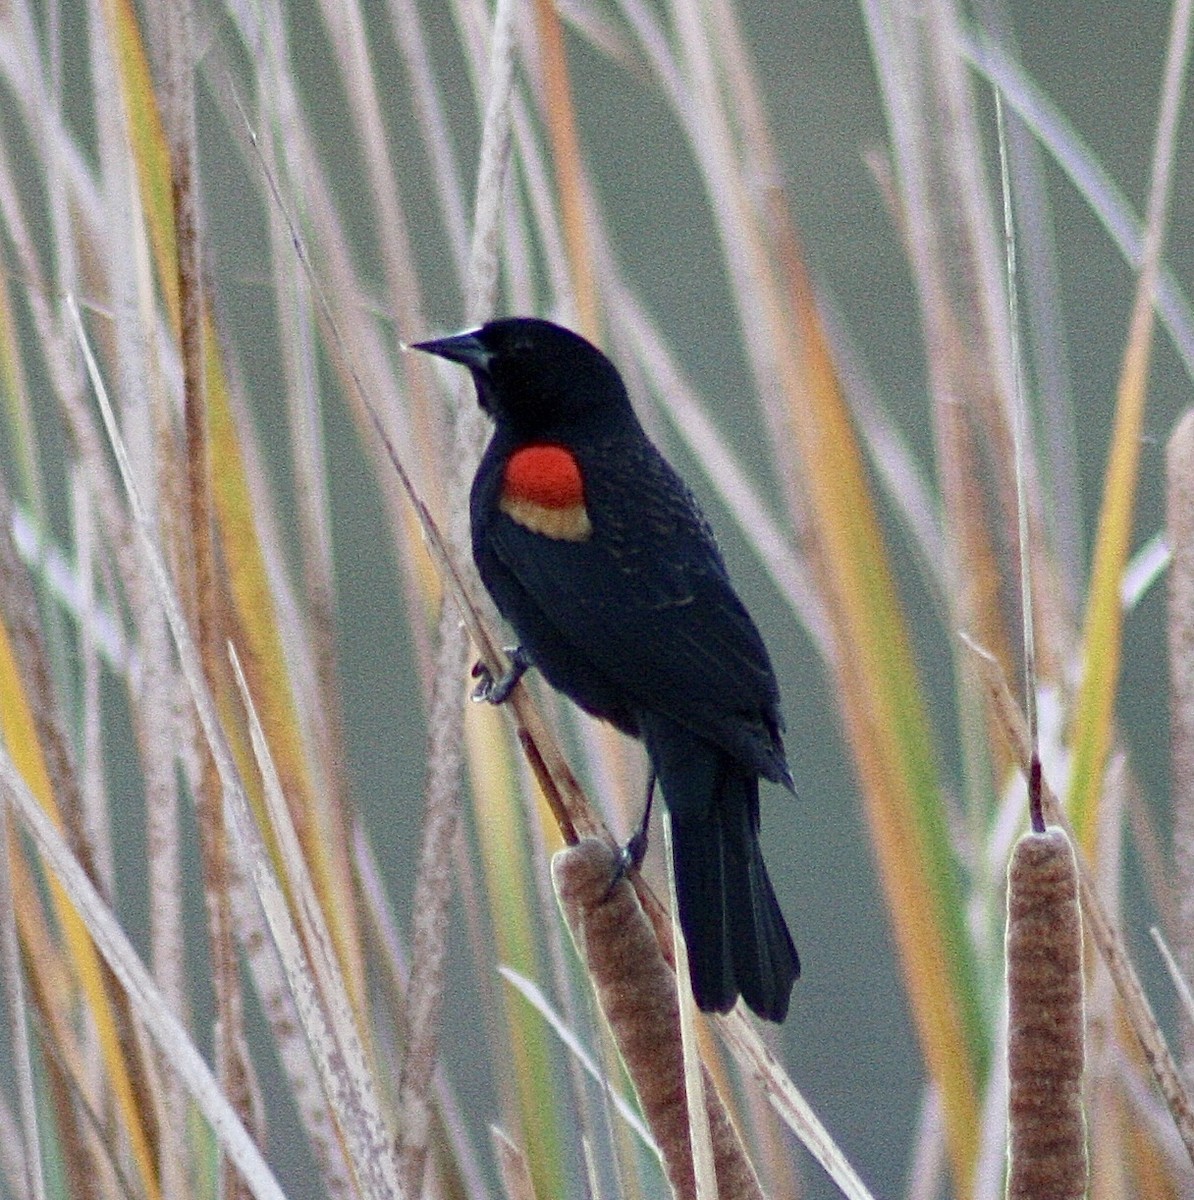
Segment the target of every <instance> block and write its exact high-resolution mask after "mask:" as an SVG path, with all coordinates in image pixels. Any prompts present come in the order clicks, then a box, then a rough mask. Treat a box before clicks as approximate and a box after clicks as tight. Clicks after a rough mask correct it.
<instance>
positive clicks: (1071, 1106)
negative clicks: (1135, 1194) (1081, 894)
mask: <svg viewBox="0 0 1194 1200" xmlns="http://www.w3.org/2000/svg"><path fill="white" fill-rule="evenodd" d="M1082 988H1083V975H1082V918H1081V914H1080V910H1079V907H1078V869H1077V864H1076V863H1075V861H1074V851H1073V848H1072V847H1071V846H1070V843H1069V839H1068V838H1067V837H1066V835H1065V833H1064V832H1063V831H1062V830H1060V829H1058V828H1056V827H1055V826H1051V827H1049V828H1048V829H1046V830H1045V831H1044V832H1043V833H1028V834H1025V835H1024V837H1022V838H1021V839H1020V841H1019V842H1018V843H1017V844H1016V848H1015V850H1014V851H1013V852H1012V861H1011V865H1010V866H1009V867H1008V887H1007V991H1008V1037H1007V1066H1008V1082H1009V1090H1008V1158H1009V1165H1008V1183H1007V1196H1008V1200H1080V1198H1081V1197H1083V1196H1085V1195H1086V1188H1087V1176H1088V1163H1087V1157H1086V1116H1085V1113H1084V1112H1083V1108H1082V1069H1083V1061H1084V1055H1085V1047H1084V1015H1085V1014H1084V1006H1083V992H1082Z"/></svg>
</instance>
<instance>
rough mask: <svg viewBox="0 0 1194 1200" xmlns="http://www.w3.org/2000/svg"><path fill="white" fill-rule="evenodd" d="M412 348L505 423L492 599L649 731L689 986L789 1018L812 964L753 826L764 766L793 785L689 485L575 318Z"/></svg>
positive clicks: (570, 681)
mask: <svg viewBox="0 0 1194 1200" xmlns="http://www.w3.org/2000/svg"><path fill="white" fill-rule="evenodd" d="M417 348H419V349H423V350H426V351H428V352H430V353H433V354H438V355H440V356H441V357H444V358H448V359H451V360H453V361H456V362H459V363H462V364H464V365H465V366H466V367H468V368H469V370H470V371H471V372H472V375H473V379H474V381H475V383H476V388H477V395H478V399H479V402H480V403H481V405H482V407H483V408H484V409H485V411H486V412H488V413H489V415H490V416H491V417H493V419H494V421H495V430H494V434H493V438H492V440H491V441H490V443H489V446H488V448H487V449H486V451H485V455H484V457H483V458H482V460H481V464H480V466H479V468H478V470H477V474H476V478H475V480H474V483H473V488H472V495H471V500H470V515H471V524H472V540H473V554H474V557H475V559H476V564H477V569H478V571H479V572H480V575H481V579H482V581H483V582H484V584H485V586H486V588H488V590H489V592H490V594H491V595H492V596H493V599H494V602H495V603H496V604H497V607H498V609H499V610H500V611H501V613H502V614H503V616H504V617H505V618H506V620H508V621H509V622H510V625H511V626H512V627H513V629H514V631H515V633H516V635H517V637H518V638H519V641H520V642H521V645H522V647H523V649H524V651H525V652H526V656H527V658H528V659H529V660H530V662H531V663H532V664H533V665H534V666H536V667H537V668H538V669H539V670H540V671H541V672H542V673H543V675H544V676H545V677H546V678H547V680H548V682H550V683H551V684H552V685H553V686H554V687H556V688H558V689H559V690H560V691H562V692H564V693H565V694H566V695H567V696H569V697H570V698H571V699H572V700H574V701H575V702H576V703H577V704H579V705H580V706H581V708H583V709H585V710H586V711H587V712H589V713H592V714H593V715H594V716H596V717H600V718H603V719H605V720H607V721H610V722H612V723H613V724H614V725H616V726H617V727H618V728H619V729H621V730H623V731H624V732H626V733H628V734H631V735H633V736H635V737H639V738H641V739H642V740H643V742H644V743H645V745H646V749H647V753H648V755H649V757H650V760H651V764H652V767H653V768H654V771H655V774H656V777H657V779H658V782H659V785H660V788H661V790H662V792H663V797H664V800H665V802H666V803H667V806H668V810H669V812H670V813H671V817H672V830H673V850H674V858H675V869H676V885H677V897H678V901H679V909H680V913H679V916H680V925H681V928H682V929H683V932H684V937H685V942H686V945H687V947H688V953H689V961H690V971H691V975H692V983H693V991H694V994H695V996H696V999H697V1003H698V1004H699V1005H700V1007H701V1008H702V1009H705V1010H707V1011H718V1012H725V1011H727V1010H728V1009H729V1008H730V1007H732V1006H733V1004H734V1001H735V1000H736V999H737V997H738V995H739V994H741V995H742V997H743V999H744V1000H745V1001H746V1003H747V1004H748V1005H749V1006H750V1007H751V1008H752V1009H753V1010H754V1011H755V1012H756V1013H758V1014H759V1015H760V1016H763V1017H766V1018H768V1019H769V1020H773V1021H782V1020H783V1018H784V1016H785V1015H786V1013H787V1009H788V1000H789V996H790V993H791V988H792V984H793V982H794V981H795V979H796V977H797V976H798V974H799V970H800V966H799V960H798V958H797V955H796V950H795V947H794V946H793V944H792V939H791V935H790V934H789V932H788V928H787V925H786V924H785V922H784V918H783V914H782V913H781V911H780V908H779V905H778V902H777V901H776V898H775V893H774V891H773V890H772V887H771V882H770V880H769V879H768V877H767V872H766V868H765V866H764V863H763V857H762V851H761V849H760V846H759V838H758V832H759V783H758V781H759V777H760V776H761V777H763V778H766V779H770V780H773V781H775V782H777V783H780V784H782V785H784V786H785V787H787V788H789V789H791V788H792V777H791V773H790V772H789V769H788V765H787V762H786V760H785V757H784V749H783V743H782V740H781V731H782V728H783V722H782V718H781V716H780V710H779V691H778V688H777V685H776V682H775V675H774V672H773V671H772V668H771V663H770V660H769V658H768V656H767V651H766V648H765V647H764V645H763V641H762V638H761V637H760V636H759V632H758V630H757V629H756V627H755V624H754V622H753V621H752V620H751V617H750V615H749V613H748V612H747V611H746V609H745V607H744V606H743V605H742V602H741V601H740V600H739V599H738V596H737V594H736V593H735V591H734V589H733V586H732V585H731V583H730V579H729V576H728V574H727V572H726V568H725V563H724V562H723V560H722V557H721V554H720V552H719V550H718V548H717V545H716V542H715V541H714V539H713V535H712V532H711V531H710V528H709V525H708V523H707V522H706V520H705V518H704V516H703V514H702V513H701V511H700V509H699V507H698V506H697V503H696V501H695V499H694V498H693V496H692V493H691V492H690V491H689V489H688V487H687V486H686V485H685V484H684V482H683V481H682V480H681V479H680V477H679V476H678V475H677V474H676V473H675V471H673V470H672V468H671V466H670V465H669V464H668V463H667V462H666V461H665V460H664V458H663V456H662V455H661V454H660V453H659V452H658V450H656V448H655V447H654V445H652V443H651V442H650V440H649V439H648V438H647V436H646V434H645V433H644V432H643V429H642V427H641V425H640V424H639V422H638V419H637V417H636V416H635V414H634V410H633V408H632V407H631V403H630V399H629V397H628V395H627V393H626V389H625V386H624V385H623V383H622V380H621V378H620V376H619V375H618V372H617V370H616V369H615V368H614V366H613V364H612V363H611V362H610V361H609V360H608V359H607V358H606V357H605V355H603V354H602V353H601V352H600V351H599V350H597V349H596V348H595V347H594V346H592V345H590V344H589V343H588V342H587V341H585V340H584V339H583V338H581V337H579V336H578V335H577V334H575V333H572V332H571V331H569V330H567V329H564V328H562V327H561V326H558V325H554V324H552V323H550V322H547V321H541V320H536V319H531V318H507V319H503V320H498V321H493V322H490V323H489V324H487V325H484V326H482V327H481V328H480V329H477V330H473V331H470V332H467V333H463V334H458V335H455V336H454V337H449V338H444V339H441V340H438V341H432V342H424V343H421V344H420V345H419V346H418V347H417Z"/></svg>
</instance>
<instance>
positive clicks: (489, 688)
mask: <svg viewBox="0 0 1194 1200" xmlns="http://www.w3.org/2000/svg"><path fill="white" fill-rule="evenodd" d="M506 656H507V657H508V658H509V660H510V665H509V666H508V667H507V668H506V669H505V671H503V672H502V674H501V675H499V676H498V677H497V678H496V679H495V678H494V677H493V672H492V671H490V669H489V668H488V667H487V666H486V665H485V664H484V663H483V662H475V663H474V664H473V678H474V679H476V680H479V682H478V684H477V686H476V687H475V688H473V692H472V698H473V699H474V700H475V701H476V702H477V703H478V704H482V703H485V704H504V703H505V702H506V701H507V700H508V699H509V697H510V693H511V692H512V691H513V690H514V688H515V687H516V686H517V684H518V681H519V680H520V679H521V678H522V677H523V676H524V675H525V674H526V673H527V671H528V670H529V669H530V666H531V660H530V656H529V655H528V654H527V652H526V651H525V650H524V649H523V648H522V647H521V646H507V647H506Z"/></svg>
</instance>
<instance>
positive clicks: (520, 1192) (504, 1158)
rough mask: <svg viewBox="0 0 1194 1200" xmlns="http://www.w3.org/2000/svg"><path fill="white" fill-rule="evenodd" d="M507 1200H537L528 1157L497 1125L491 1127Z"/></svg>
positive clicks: (490, 1130)
mask: <svg viewBox="0 0 1194 1200" xmlns="http://www.w3.org/2000/svg"><path fill="white" fill-rule="evenodd" d="M489 1133H490V1136H491V1137H492V1138H493V1151H494V1154H495V1155H497V1160H498V1171H499V1172H500V1174H501V1177H502V1188H503V1190H504V1191H505V1194H506V1198H507V1200H536V1195H535V1182H534V1180H533V1179H532V1178H531V1167H530V1164H529V1163H528V1162H527V1156H526V1155H525V1154H524V1153H523V1152H522V1151H521V1150H520V1149H519V1148H518V1147H517V1146H516V1145H515V1144H514V1142H513V1141H511V1140H510V1138H508V1137H507V1136H506V1134H505V1133H503V1132H502V1130H500V1129H499V1128H498V1127H497V1126H496V1125H491V1126H490V1127H489Z"/></svg>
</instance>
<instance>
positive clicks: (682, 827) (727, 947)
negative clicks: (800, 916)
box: [664, 773, 800, 1021]
mask: <svg viewBox="0 0 1194 1200" xmlns="http://www.w3.org/2000/svg"><path fill="white" fill-rule="evenodd" d="M665 787H666V785H665ZM664 794H665V798H666V795H667V793H666V790H665V793H664ZM669 808H670V809H671V812H672V816H673V820H672V848H673V857H674V859H675V869H676V896H677V900H678V903H679V909H680V913H679V916H680V927H681V929H682V930H683V931H684V941H685V945H686V946H687V947H688V965H689V972H690V974H691V976H692V990H693V995H694V996H695V997H696V1001H697V1004H698V1005H699V1006H700V1008H702V1009H703V1010H705V1011H706V1012H727V1011H728V1010H729V1009H731V1008H732V1007H733V1006H734V1002H735V1000H737V998H738V996H739V994H741V996H742V998H743V1000H745V1001H746V1004H747V1005H748V1006H749V1007H750V1008H751V1009H752V1010H753V1011H754V1012H756V1013H757V1014H758V1015H759V1016H760V1017H764V1018H766V1019H767V1020H769V1021H782V1020H783V1019H784V1017H785V1016H786V1015H787V1012H788V1001H789V998H790V996H791V992H792V985H793V983H795V981H796V978H797V977H798V976H799V974H800V959H799V957H798V956H797V954H796V947H795V946H794V945H793V943H792V935H791V934H790V933H789V932H788V926H787V924H786V923H785V921H784V917H783V913H782V912H781V911H780V907H779V902H778V901H777V900H776V897H775V892H774V890H773V889H772V886H771V880H770V879H769V878H768V876H767V868H766V866H765V864H764V862H763V853H762V849H761V848H760V846H759V783H758V780H757V779H755V778H754V777H752V776H744V775H739V774H734V773H731V774H725V775H722V777H721V779H720V782H719V785H718V788H717V793H716V795H715V796H714V797H713V803H712V805H711V806H709V807H708V808H707V809H706V811H705V813H704V814H701V815H700V816H699V817H697V819H693V816H692V814H691V813H687V812H685V811H684V806H683V805H676V804H675V803H674V801H672V802H669ZM677 808H679V809H680V812H679V813H677Z"/></svg>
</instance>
